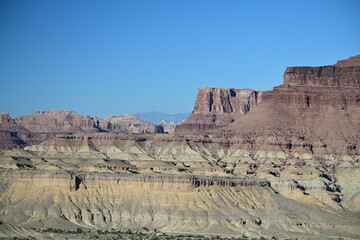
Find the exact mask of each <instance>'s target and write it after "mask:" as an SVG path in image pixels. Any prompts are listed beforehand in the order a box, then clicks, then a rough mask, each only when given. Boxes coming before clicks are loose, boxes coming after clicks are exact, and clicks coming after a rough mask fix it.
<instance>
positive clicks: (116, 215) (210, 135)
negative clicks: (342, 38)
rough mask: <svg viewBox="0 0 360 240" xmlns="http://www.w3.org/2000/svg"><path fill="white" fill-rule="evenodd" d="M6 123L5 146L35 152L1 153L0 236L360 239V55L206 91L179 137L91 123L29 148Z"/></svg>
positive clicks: (19, 128)
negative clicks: (51, 232)
mask: <svg viewBox="0 0 360 240" xmlns="http://www.w3.org/2000/svg"><path fill="white" fill-rule="evenodd" d="M244 92H246V94H245V95H243V94H244ZM235 95H236V96H244V97H241V98H237V97H236V96H235ZM249 96H250V97H249ZM260 99H261V102H260ZM249 110H250V111H249ZM244 113H245V114H244ZM70 115H71V114H70ZM201 116H203V117H204V121H203V122H201V121H200V120H201V119H200V118H201ZM35 119H36V118H35ZM52 119H54V118H52ZM55 119H57V118H55ZM1 121H2V125H6V127H4V126H3V128H2V129H4V131H2V133H1V134H3V135H1V139H5V140H6V141H10V142H11V141H12V143H13V144H15V145H16V144H19V145H18V146H25V147H23V148H19V149H11V150H9V149H8V150H1V151H0V167H1V169H0V181H1V185H0V223H1V224H0V236H1V234H2V235H3V236H4V235H7V236H10V235H13V236H15V235H16V234H17V233H18V232H20V231H21V232H26V231H28V230H29V229H30V228H47V227H52V228H61V229H75V228H77V227H80V228H84V229H111V228H113V229H141V228H144V227H145V228H149V229H157V230H158V231H162V232H168V233H192V234H220V235H223V236H242V235H246V236H248V237H259V236H264V237H271V236H276V237H278V238H298V239H338V238H343V239H359V238H360V154H359V148H360V145H359V139H360V137H359V136H360V55H358V56H355V57H352V58H349V59H347V60H343V61H339V62H338V63H337V64H335V65H331V66H323V67H289V68H287V69H286V71H285V73H284V84H283V85H281V86H278V87H275V88H274V89H273V90H272V91H268V92H266V93H264V94H263V93H261V92H256V91H253V90H235V89H215V88H200V89H199V95H198V97H197V101H196V104H195V108H194V113H193V114H192V115H191V116H190V117H189V119H187V120H186V121H185V122H184V123H182V124H180V125H179V126H181V127H180V128H179V129H177V130H178V131H177V132H178V133H176V134H124V133H114V132H98V131H95V130H96V129H94V128H93V127H92V126H93V125H92V123H91V124H90V122H89V120H88V119H87V118H83V117H81V118H78V123H79V124H78V125H77V126H79V127H81V128H82V129H83V131H82V132H80V133H72V134H69V133H66V132H62V130H61V131H59V134H57V135H56V136H55V137H52V138H48V139H47V140H45V141H42V142H39V143H37V144H33V145H31V144H28V145H27V146H26V145H25V144H24V143H22V142H21V141H24V140H22V138H20V136H21V134H30V135H31V134H33V132H34V131H35V130H31V129H36V126H37V124H31V121H30V123H28V124H29V125H28V124H23V123H22V125H21V124H20V123H21V121H20V120H17V119H11V118H9V117H8V116H6V115H2V116H1ZM34 121H35V120H34ZM36 121H37V120H36ZM52 121H55V120H52ZM110 122H116V121H110ZM4 123H6V124H4ZM30 125H31V126H33V127H32V128H31V129H30V127H29V126H30ZM179 126H177V128H178V127H179ZM220 127H221V128H220ZM60 129H61V128H60ZM191 129H193V130H191ZM210 129H215V130H210ZM85 130H86V131H85ZM27 131H28V132H27ZM189 131H193V132H192V133H185V132H189ZM199 131H202V133H201V134H200V133H198V132H199ZM41 134H43V132H41ZM26 233H27V234H29V233H30V232H26Z"/></svg>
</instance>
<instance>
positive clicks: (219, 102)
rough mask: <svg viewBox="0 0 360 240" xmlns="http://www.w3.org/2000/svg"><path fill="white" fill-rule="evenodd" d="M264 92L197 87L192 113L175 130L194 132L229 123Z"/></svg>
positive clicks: (251, 106)
mask: <svg viewBox="0 0 360 240" xmlns="http://www.w3.org/2000/svg"><path fill="white" fill-rule="evenodd" d="M263 94H264V92H261V91H254V90H251V89H233V88H205V87H202V88H199V92H198V95H197V98H196V101H195V107H194V111H193V113H192V114H191V115H190V116H189V117H188V118H187V119H186V120H185V121H183V122H181V123H180V124H178V125H177V126H176V128H175V132H178V133H180V132H182V133H195V132H204V131H207V130H214V129H218V128H221V127H224V126H227V125H229V124H230V123H232V122H233V121H234V120H235V119H238V118H240V117H242V116H243V115H244V114H246V113H247V112H249V111H250V110H251V109H252V108H254V107H255V106H256V105H257V104H258V103H260V101H261V98H262V95H263Z"/></svg>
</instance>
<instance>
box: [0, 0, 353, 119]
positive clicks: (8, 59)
mask: <svg viewBox="0 0 360 240" xmlns="http://www.w3.org/2000/svg"><path fill="white" fill-rule="evenodd" d="M359 13H360V1H358V0H353V1H350V0H340V1H335V0H327V1H320V0H312V1H276V0H274V1H270V0H266V1H265V0H264V1H256V0H254V1H240V0H238V1H232V0H227V1H220V0H218V1H211V0H206V1H202V0H181V1H180V0H179V1H177V0H174V1H169V0H165V1H157V0H153V1H150V0H146V1H145V0H144V1H138V0H129V1H125V0H124V1H121V0H117V1H110V0H105V1H100V0H99V1H89V0H86V1H80V0H76V1H66V0H65V1H63V0H62V1H53V0H44V1H39V0H34V1H27V0H23V1H22V0H21V1H20V0H1V1H0V112H4V111H7V112H10V115H11V116H13V117H16V116H21V115H28V114H32V113H34V112H35V111H37V110H74V111H77V112H78V113H80V114H87V115H91V116H94V115H96V116H101V117H104V116H107V115H110V114H112V115H120V114H124V113H135V112H146V111H152V110H156V111H161V112H165V113H179V112H191V111H192V109H193V105H194V101H195V98H196V94H197V88H198V87H201V86H206V87H233V88H253V89H257V90H271V89H272V88H273V87H274V86H277V85H280V84H282V75H283V72H284V70H285V68H286V66H299V65H301V66H304V65H306V66H318V65H330V64H334V63H335V62H336V61H337V60H340V59H345V58H348V57H350V56H353V55H357V54H360V14H359Z"/></svg>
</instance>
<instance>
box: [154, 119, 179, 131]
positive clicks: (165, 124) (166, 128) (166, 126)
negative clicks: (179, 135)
mask: <svg viewBox="0 0 360 240" xmlns="http://www.w3.org/2000/svg"><path fill="white" fill-rule="evenodd" d="M158 125H159V126H162V127H163V129H164V133H174V132H175V127H176V124H175V123H174V122H166V121H164V120H162V121H161V122H160V123H159V124H158Z"/></svg>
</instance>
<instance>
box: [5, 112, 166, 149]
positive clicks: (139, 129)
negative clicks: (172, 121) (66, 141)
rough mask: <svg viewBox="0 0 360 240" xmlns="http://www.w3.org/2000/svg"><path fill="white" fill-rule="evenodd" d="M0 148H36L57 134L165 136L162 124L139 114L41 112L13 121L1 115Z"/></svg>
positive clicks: (6, 114) (7, 116) (13, 119)
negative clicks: (98, 116) (98, 115)
mask: <svg viewBox="0 0 360 240" xmlns="http://www.w3.org/2000/svg"><path fill="white" fill-rule="evenodd" d="M0 131H1V132H2V133H1V135H2V136H3V137H2V138H0V149H12V148H19V147H24V146H26V145H33V144H37V143H40V142H42V141H45V140H47V139H49V138H52V137H54V136H55V135H56V134H73V133H81V132H87V133H92V132H122V133H164V127H163V126H162V125H161V124H153V123H149V122H145V121H141V120H140V119H139V117H138V116H136V115H122V116H119V117H115V116H109V117H107V118H106V119H104V120H101V119H99V118H97V117H94V118H91V117H89V116H87V115H79V114H77V113H76V112H73V111H38V112H36V113H35V114H34V115H28V116H22V117H17V118H11V117H10V116H9V114H8V113H2V114H1V115H0Z"/></svg>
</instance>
